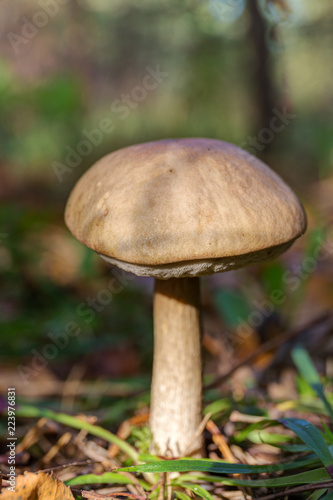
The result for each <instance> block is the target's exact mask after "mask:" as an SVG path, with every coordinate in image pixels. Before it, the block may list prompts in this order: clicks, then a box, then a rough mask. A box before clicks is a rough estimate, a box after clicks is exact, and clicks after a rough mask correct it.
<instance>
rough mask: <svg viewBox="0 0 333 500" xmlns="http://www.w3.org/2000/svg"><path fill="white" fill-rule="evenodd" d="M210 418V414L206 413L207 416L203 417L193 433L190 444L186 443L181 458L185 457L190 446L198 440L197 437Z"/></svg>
mask: <svg viewBox="0 0 333 500" xmlns="http://www.w3.org/2000/svg"><path fill="white" fill-rule="evenodd" d="M211 416H212V413H207V415H205V416H204V418H203V419H202V420H201V423H200V425H199V427H198V428H197V430H196V431H195V433H194V434H193V436H192V437H191V440H190V442H189V443H188V445H187V446H186V448H185V450H184V452H183V453H182V456H183V457H186V455H187V454H188V453H189V452H190V450H191V448H192V444H193V443H195V441H196V440H197V439H198V437H199V436H201V434H202V433H203V431H204V430H205V427H206V425H207V422H208V421H209V419H210V417H211Z"/></svg>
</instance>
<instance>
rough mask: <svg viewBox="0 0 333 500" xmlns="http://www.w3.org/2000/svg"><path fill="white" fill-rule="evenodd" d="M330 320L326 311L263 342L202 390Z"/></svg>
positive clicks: (213, 385) (330, 315) (215, 384)
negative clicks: (300, 326) (293, 328)
mask: <svg viewBox="0 0 333 500" xmlns="http://www.w3.org/2000/svg"><path fill="white" fill-rule="evenodd" d="M332 318H333V315H332V312H330V311H327V312H325V313H324V314H321V315H320V316H318V317H317V318H315V319H314V320H313V321H311V322H310V323H309V324H308V325H306V326H303V327H302V328H297V329H295V330H291V331H289V332H286V333H284V334H282V335H280V336H279V337H276V338H274V339H271V340H268V341H267V342H264V344H262V345H261V346H260V347H258V349H256V350H255V351H254V352H252V353H251V354H249V355H248V356H245V358H244V359H242V360H241V361H239V363H236V364H235V365H234V366H233V367H232V368H231V369H230V370H228V371H227V372H226V373H224V374H223V375H220V376H218V377H217V378H216V379H215V380H213V382H211V383H210V384H208V385H206V386H205V387H204V390H207V389H213V388H214V387H217V386H219V385H220V384H221V383H222V382H224V381H225V380H227V379H228V378H229V377H230V376H231V375H233V374H234V373H235V372H236V371H237V370H239V368H242V367H243V366H244V365H248V364H250V363H251V362H252V361H254V360H255V359H256V358H257V357H258V356H260V355H261V354H264V353H265V352H267V351H271V350H272V349H276V348H277V347H279V346H280V345H281V344H284V343H285V342H288V341H289V340H292V339H295V338H296V337H298V336H299V335H301V334H302V333H305V332H306V331H307V330H309V329H311V328H313V327H315V326H317V325H318V324H320V323H325V322H326V321H327V320H332Z"/></svg>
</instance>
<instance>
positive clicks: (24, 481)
mask: <svg viewBox="0 0 333 500" xmlns="http://www.w3.org/2000/svg"><path fill="white" fill-rule="evenodd" d="M14 489H15V491H14V492H13V491H10V490H9V489H6V490H3V491H2V493H1V494H0V500H74V497H73V495H72V492H71V490H70V488H68V487H67V486H65V485H64V483H62V482H61V481H59V479H57V478H55V477H53V476H52V475H50V474H45V473H43V472H40V473H39V474H33V473H31V472H28V473H26V474H24V476H18V477H17V478H16V484H15V487H14Z"/></svg>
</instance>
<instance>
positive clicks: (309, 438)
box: [279, 418, 333, 467]
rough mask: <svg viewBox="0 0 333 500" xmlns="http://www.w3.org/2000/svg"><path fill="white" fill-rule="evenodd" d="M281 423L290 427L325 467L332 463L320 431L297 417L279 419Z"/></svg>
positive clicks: (332, 459)
mask: <svg viewBox="0 0 333 500" xmlns="http://www.w3.org/2000/svg"><path fill="white" fill-rule="evenodd" d="M279 422H281V423H282V424H283V425H285V426H286V427H288V428H289V429H291V430H292V431H293V432H294V433H295V434H296V435H297V436H298V437H299V438H300V439H301V440H302V441H303V442H304V443H305V444H306V445H308V446H309V448H311V450H312V451H314V452H315V454H316V455H317V456H318V457H319V458H320V460H321V461H322V463H323V464H324V465H325V467H330V466H332V465H333V457H332V455H331V452H330V450H329V448H328V446H327V444H326V443H325V441H324V438H323V437H322V435H321V433H320V431H319V430H318V429H317V428H316V427H315V426H314V425H312V424H311V423H310V422H307V421H306V420H302V419H298V418H283V419H280V420H279Z"/></svg>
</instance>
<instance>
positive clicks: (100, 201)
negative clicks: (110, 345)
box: [65, 138, 306, 457]
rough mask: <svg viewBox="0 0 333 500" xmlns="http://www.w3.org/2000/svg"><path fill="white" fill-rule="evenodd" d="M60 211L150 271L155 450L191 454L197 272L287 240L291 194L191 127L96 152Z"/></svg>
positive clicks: (294, 220) (295, 205) (120, 262)
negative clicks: (177, 134) (191, 133)
mask: <svg viewBox="0 0 333 500" xmlns="http://www.w3.org/2000/svg"><path fill="white" fill-rule="evenodd" d="M65 219H66V223H67V226H68V228H69V229H70V231H71V232H72V233H73V235H74V236H75V237H76V238H77V239H78V240H79V241H80V242H82V243H83V244H84V245H86V246H87V247H89V248H91V249H93V250H95V251H96V252H98V253H99V254H100V255H101V256H102V257H103V258H104V259H105V260H107V261H108V262H110V263H111V264H113V265H115V266H118V267H119V268H121V269H123V270H125V271H129V272H131V273H134V274H136V275H138V276H153V277H154V278H156V283H155V292H154V363H153V377H152V387H151V412H150V428H151V431H152V435H153V444H152V451H153V452H156V453H159V454H164V455H169V456H173V457H176V456H184V454H187V455H193V456H194V455H196V456H200V455H201V454H202V437H200V435H199V433H198V428H199V426H200V422H201V419H202V362H201V321H200V284H199V277H200V276H204V275H209V274H213V273H218V272H224V271H229V270H231V269H238V268H241V267H244V266H247V265H250V264H253V263H255V262H259V261H263V260H266V259H271V258H273V257H276V256H278V255H279V254H281V253H282V252H284V251H285V250H287V249H288V248H289V247H290V245H291V244H292V243H293V241H294V240H295V239H296V238H298V237H299V236H300V235H301V234H302V233H303V232H304V231H305V228H306V216H305V213H304V210H303V208H302V205H301V203H300V201H299V200H298V198H297V197H296V196H295V194H294V193H293V192H292V190H291V189H290V188H289V187H288V186H287V185H286V184H285V183H284V182H283V181H282V179H281V178H280V177H279V176H278V175H277V174H276V173H274V172H273V171H272V170H270V169H269V168H268V167H267V166H266V165H265V164H264V163H262V162H261V161H259V160H258V159H257V158H255V157H253V156H252V155H250V154H249V153H247V152H246V151H244V150H242V149H240V148H238V147H236V146H234V145H232V144H228V143H226V142H222V141H219V140H213V139H199V138H194V139H189V138H188V139H177V140H162V141H157V142H149V143H145V144H138V145H134V146H130V147H127V148H123V149H120V150H118V151H115V152H113V153H111V154H109V155H107V156H105V157H104V158H102V159H101V160H100V161H98V162H97V163H96V164H95V165H94V166H93V167H92V168H91V169H89V170H88V171H87V172H86V173H85V174H84V175H83V176H82V177H81V179H80V180H79V181H78V182H77V184H76V186H75V187H74V189H73V191H72V193H71V195H70V198H69V200H68V204H67V207H66V214H65Z"/></svg>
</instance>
